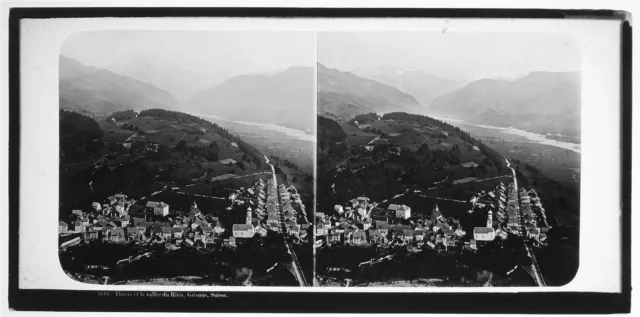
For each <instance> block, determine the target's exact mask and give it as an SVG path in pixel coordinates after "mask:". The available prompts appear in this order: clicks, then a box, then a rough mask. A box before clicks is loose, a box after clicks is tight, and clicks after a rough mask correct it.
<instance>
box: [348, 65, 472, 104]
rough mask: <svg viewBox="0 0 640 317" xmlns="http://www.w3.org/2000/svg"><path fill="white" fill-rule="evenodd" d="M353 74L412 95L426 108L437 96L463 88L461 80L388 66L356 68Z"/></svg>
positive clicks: (463, 82)
mask: <svg viewBox="0 0 640 317" xmlns="http://www.w3.org/2000/svg"><path fill="white" fill-rule="evenodd" d="M352 72H353V73H354V74H356V75H358V76H360V77H364V78H367V79H371V80H375V81H377V82H380V83H383V84H385V85H388V86H391V87H395V88H398V89H399V90H401V91H403V92H405V93H407V94H410V95H412V96H413V97H415V98H416V100H418V102H420V104H421V105H422V107H423V108H425V109H426V108H427V107H428V106H429V105H430V104H431V102H432V101H433V100H434V99H435V98H436V97H438V96H440V95H442V94H445V93H447V92H450V91H452V90H454V89H456V88H459V87H461V86H463V85H464V84H465V83H466V82H465V81H463V80H454V79H446V78H441V77H438V76H436V75H433V74H429V73H426V72H424V71H422V70H419V69H412V68H409V69H407V68H405V69H402V68H396V67H390V66H372V67H358V68H356V69H354V70H353V71H352Z"/></svg>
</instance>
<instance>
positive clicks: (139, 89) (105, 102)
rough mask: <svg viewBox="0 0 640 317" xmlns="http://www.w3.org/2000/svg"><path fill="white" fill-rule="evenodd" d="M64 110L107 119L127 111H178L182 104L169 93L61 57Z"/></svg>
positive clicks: (60, 68)
mask: <svg viewBox="0 0 640 317" xmlns="http://www.w3.org/2000/svg"><path fill="white" fill-rule="evenodd" d="M59 94H60V95H59V102H60V108H61V109H70V110H76V111H80V112H90V113H93V114H96V115H108V114H110V113H113V112H116V111H122V110H126V109H151V108H164V109H175V108H177V107H178V106H179V104H180V103H179V102H178V101H177V100H176V99H175V98H174V97H173V96H172V95H171V94H169V93H168V92H166V91H164V90H161V89H158V88H157V87H155V86H154V85H151V84H148V83H143V82H141V81H138V80H135V79H133V78H130V77H126V76H122V75H118V74H116V73H114V72H112V71H108V70H103V69H97V68H94V67H90V66H86V65H83V64H82V63H80V62H78V61H76V60H74V59H71V58H68V57H65V56H63V55H60V60H59Z"/></svg>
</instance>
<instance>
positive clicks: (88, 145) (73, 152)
mask: <svg viewBox="0 0 640 317" xmlns="http://www.w3.org/2000/svg"><path fill="white" fill-rule="evenodd" d="M103 136H104V133H103V131H102V129H101V128H100V125H98V123H97V122H96V121H95V120H93V119H92V118H90V117H88V116H85V115H82V114H79V113H76V112H73V111H67V110H60V162H61V164H69V163H76V162H81V161H86V160H91V159H95V158H97V157H99V156H100V155H101V154H102V152H103V149H104V141H103V140H102V138H103Z"/></svg>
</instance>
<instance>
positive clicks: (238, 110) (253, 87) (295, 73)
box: [184, 67, 315, 130]
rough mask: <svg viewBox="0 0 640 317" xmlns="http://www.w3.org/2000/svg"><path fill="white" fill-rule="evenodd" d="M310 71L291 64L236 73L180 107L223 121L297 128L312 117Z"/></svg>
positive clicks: (306, 123) (305, 124)
mask: <svg viewBox="0 0 640 317" xmlns="http://www.w3.org/2000/svg"><path fill="white" fill-rule="evenodd" d="M314 94H315V90H314V70H313V68H311V67H291V68H289V69H287V70H285V71H283V72H280V73H277V74H275V75H273V76H266V75H240V76H235V77H232V78H230V79H227V80H226V81H224V82H222V83H221V84H218V85H215V86H212V87H209V88H207V89H204V90H202V91H200V92H197V93H195V94H194V95H193V96H191V98H189V100H188V101H187V102H186V104H185V106H184V109H185V111H190V112H193V113H198V114H202V115H214V116H217V117H220V118H222V119H226V120H235V121H249V122H257V123H271V124H281V125H285V126H289V127H295V128H298V129H301V130H304V129H307V128H310V127H311V126H312V125H313V121H314V120H315V112H314V108H313V98H314Z"/></svg>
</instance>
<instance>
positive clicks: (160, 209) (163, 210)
mask: <svg viewBox="0 0 640 317" xmlns="http://www.w3.org/2000/svg"><path fill="white" fill-rule="evenodd" d="M147 207H149V208H153V214H154V215H156V216H162V217H165V216H167V215H168V214H169V205H167V204H165V203H163V202H159V203H158V202H155V201H149V202H147Z"/></svg>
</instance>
